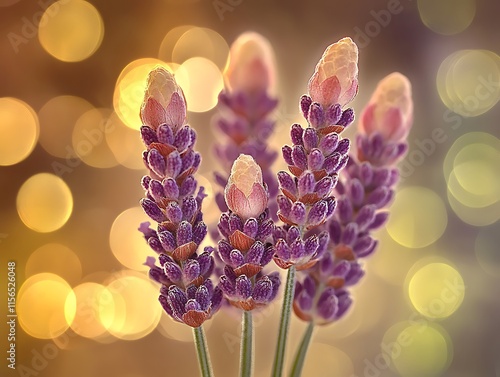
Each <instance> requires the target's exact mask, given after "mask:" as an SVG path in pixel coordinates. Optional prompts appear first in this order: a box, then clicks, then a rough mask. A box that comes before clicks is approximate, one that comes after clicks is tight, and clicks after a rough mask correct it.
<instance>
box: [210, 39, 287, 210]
mask: <svg viewBox="0 0 500 377" xmlns="http://www.w3.org/2000/svg"><path fill="white" fill-rule="evenodd" d="M273 55H274V54H273V50H272V47H271V44H270V43H269V41H268V40H267V39H265V38H264V37H263V36H261V35H260V34H258V33H254V32H246V33H243V34H241V35H240V36H239V37H238V38H237V39H236V41H234V43H233V44H232V45H231V51H230V60H229V65H228V68H227V69H226V71H225V73H224V80H225V89H224V90H223V91H222V92H221V93H220V95H219V103H218V106H217V107H218V110H219V113H218V114H217V115H216V117H215V118H214V124H215V126H216V128H217V129H218V130H217V131H222V133H223V134H224V135H225V136H226V137H225V138H223V139H224V140H222V141H221V142H218V143H216V145H215V155H216V157H217V159H218V161H220V162H221V165H222V171H220V172H216V173H215V176H216V181H217V183H218V184H219V185H220V186H221V188H222V189H224V187H225V186H226V183H227V179H228V176H229V174H230V170H231V166H232V163H233V162H234V160H236V158H238V156H239V155H240V154H247V155H250V156H252V157H253V158H254V159H255V161H256V162H257V164H258V165H259V166H260V167H261V169H262V175H263V180H264V182H265V183H266V185H267V188H268V191H269V194H270V198H271V201H270V203H269V206H270V208H271V213H272V214H274V213H276V203H275V199H274V198H275V197H276V194H277V192H278V184H277V182H276V177H275V176H274V174H273V172H272V170H271V166H272V164H273V163H274V161H275V160H276V158H277V156H278V153H277V152H276V151H274V150H271V149H270V148H269V146H268V139H269V137H270V136H271V134H272V133H273V131H274V121H273V120H272V119H270V118H269V115H270V113H271V112H272V111H273V110H274V109H275V108H276V105H277V103H278V101H277V100H276V99H275V98H273V96H272V94H271V93H272V92H273V90H274V86H275V77H276V74H275V72H274V71H275V64H274V56H273ZM216 139H217V140H219V138H218V137H217V138H216ZM216 201H217V204H218V206H219V208H220V210H221V211H227V209H228V208H227V206H226V203H225V201H224V197H223V193H222V192H218V193H217V194H216Z"/></svg>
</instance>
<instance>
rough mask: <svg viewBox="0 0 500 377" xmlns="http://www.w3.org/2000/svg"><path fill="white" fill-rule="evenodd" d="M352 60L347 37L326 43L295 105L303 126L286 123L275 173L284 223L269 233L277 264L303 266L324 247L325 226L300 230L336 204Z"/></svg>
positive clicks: (349, 114) (319, 221) (316, 223)
mask: <svg viewBox="0 0 500 377" xmlns="http://www.w3.org/2000/svg"><path fill="white" fill-rule="evenodd" d="M357 61H358V49H357V47H356V44H354V42H353V41H352V40H351V39H349V38H344V39H342V40H340V41H339V42H337V43H334V44H332V45H331V46H329V47H328V48H327V49H326V51H325V53H324V55H323V57H322V58H321V60H320V62H319V63H318V65H317V66H316V70H315V72H314V74H313V76H312V78H311V80H310V81H309V95H304V96H302V98H301V101H300V108H301V110H302V113H303V115H304V117H305V118H306V119H307V121H308V123H309V126H308V127H307V128H305V129H304V128H302V126H300V125H299V124H294V125H292V127H291V130H290V136H291V139H292V143H293V145H291V146H285V147H284V148H283V158H284V159H285V161H286V162H287V163H288V170H289V171H290V173H288V172H285V171H281V172H279V173H278V182H279V185H280V189H281V193H282V195H279V196H278V208H279V212H278V217H279V218H280V220H282V221H283V222H284V223H285V224H286V225H285V226H284V227H283V228H278V229H277V230H276V232H275V234H274V240H275V256H274V260H275V262H276V264H277V265H278V266H279V267H281V268H285V269H286V268H289V267H290V266H292V265H294V266H296V268H297V270H303V269H308V268H310V267H312V266H313V265H314V264H315V263H317V262H318V260H319V259H320V258H321V256H322V254H323V253H324V252H325V250H326V245H327V243H328V233H327V232H326V231H325V230H323V231H322V232H320V233H319V234H316V235H311V236H309V237H305V234H306V232H307V231H309V230H311V229H313V228H318V227H320V226H322V225H323V224H324V223H325V222H326V221H328V220H329V219H330V218H331V217H332V215H333V213H334V210H335V207H336V200H335V198H334V196H333V195H332V190H333V189H334V187H335V186H336V184H337V180H338V173H339V171H340V170H342V169H343V168H344V167H345V166H346V165H347V161H348V158H349V156H348V152H349V140H348V139H342V138H341V137H340V133H341V132H342V131H343V130H344V128H345V127H347V126H348V125H349V124H350V123H351V122H352V120H353V119H354V115H353V114H354V113H353V111H352V110H351V109H346V110H342V107H343V106H344V105H346V104H347V103H348V102H349V101H350V100H352V99H353V97H354V96H355V94H356V93H357V87H358V81H357V74H358V67H357Z"/></svg>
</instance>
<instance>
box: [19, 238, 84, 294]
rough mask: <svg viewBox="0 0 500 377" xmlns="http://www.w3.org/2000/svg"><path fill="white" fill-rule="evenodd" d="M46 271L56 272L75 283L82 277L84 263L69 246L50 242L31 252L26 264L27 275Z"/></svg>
mask: <svg viewBox="0 0 500 377" xmlns="http://www.w3.org/2000/svg"><path fill="white" fill-rule="evenodd" d="M44 272H50V273H53V274H56V275H58V276H60V277H62V278H63V279H65V280H66V281H67V282H68V283H70V284H72V285H74V284H77V283H78V282H79V281H80V279H81V277H82V264H81V262H80V258H78V255H76V254H75V252H74V251H73V250H71V249H70V248H68V247H67V246H65V245H61V244H58V243H48V244H45V245H43V246H40V247H39V248H38V249H36V250H35V251H34V252H33V253H31V255H30V256H29V258H28V260H27V261H26V266H25V274H26V276H27V277H29V276H33V275H36V274H39V273H44Z"/></svg>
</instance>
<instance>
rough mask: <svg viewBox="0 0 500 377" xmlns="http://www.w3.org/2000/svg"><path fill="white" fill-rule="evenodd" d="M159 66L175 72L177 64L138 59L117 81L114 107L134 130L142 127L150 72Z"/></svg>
mask: <svg viewBox="0 0 500 377" xmlns="http://www.w3.org/2000/svg"><path fill="white" fill-rule="evenodd" d="M157 66H161V67H163V68H165V69H167V70H168V71H170V72H174V71H175V69H176V67H177V64H173V63H170V64H168V63H165V62H164V61H161V60H159V59H153V58H143V59H137V60H134V61H132V62H130V63H129V64H127V66H126V67H125V68H123V70H122V72H121V73H120V75H119V76H118V79H117V80H116V85H115V91H114V94H113V107H114V109H115V112H116V114H118V116H119V117H120V119H121V120H122V122H123V123H125V125H127V127H130V128H132V129H134V130H139V129H140V128H141V126H142V122H141V118H140V116H139V113H140V110H141V105H142V102H143V100H144V92H145V90H146V85H147V79H148V75H149V72H151V71H152V70H153V68H155V67H157Z"/></svg>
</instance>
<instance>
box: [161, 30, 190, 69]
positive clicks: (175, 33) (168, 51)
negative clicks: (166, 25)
mask: <svg viewBox="0 0 500 377" xmlns="http://www.w3.org/2000/svg"><path fill="white" fill-rule="evenodd" d="M194 28H196V27H195V26H193V25H181V26H176V27H174V28H172V29H170V30H169V31H168V33H167V34H166V35H165V37H163V40H162V41H161V43H160V48H159V51H158V59H160V60H163V61H166V62H170V61H172V52H173V50H174V47H175V45H176V43H177V41H178V40H179V38H180V37H182V35H183V34H184V33H186V32H187V31H188V30H190V29H194Z"/></svg>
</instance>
